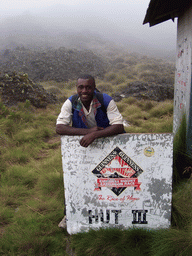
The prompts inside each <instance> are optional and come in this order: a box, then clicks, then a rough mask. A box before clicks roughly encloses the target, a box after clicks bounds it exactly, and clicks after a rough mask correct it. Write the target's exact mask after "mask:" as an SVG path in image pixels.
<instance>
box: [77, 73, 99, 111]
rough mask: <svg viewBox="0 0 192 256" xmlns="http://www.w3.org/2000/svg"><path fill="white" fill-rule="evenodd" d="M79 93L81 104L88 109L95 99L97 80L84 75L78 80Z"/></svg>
mask: <svg viewBox="0 0 192 256" xmlns="http://www.w3.org/2000/svg"><path fill="white" fill-rule="evenodd" d="M76 86H77V93H78V95H79V97H80V100H81V102H82V103H83V105H84V106H85V107H88V106H89V105H90V103H91V101H92V99H93V93H94V90H95V79H94V77H92V76H91V75H82V76H80V77H79V78H78V80H77V85H76Z"/></svg>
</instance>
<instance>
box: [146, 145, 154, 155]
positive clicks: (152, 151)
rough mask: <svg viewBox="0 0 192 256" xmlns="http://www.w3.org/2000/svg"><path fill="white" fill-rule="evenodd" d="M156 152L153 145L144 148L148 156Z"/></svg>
mask: <svg viewBox="0 0 192 256" xmlns="http://www.w3.org/2000/svg"><path fill="white" fill-rule="evenodd" d="M154 152H155V151H154V149H153V148H152V147H147V148H145V149H144V155H145V156H148V157H150V156H153V155H154Z"/></svg>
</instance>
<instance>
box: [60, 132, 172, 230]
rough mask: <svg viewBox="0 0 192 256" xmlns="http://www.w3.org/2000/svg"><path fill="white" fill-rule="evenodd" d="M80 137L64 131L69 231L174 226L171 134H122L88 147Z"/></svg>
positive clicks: (62, 141)
mask: <svg viewBox="0 0 192 256" xmlns="http://www.w3.org/2000/svg"><path fill="white" fill-rule="evenodd" d="M80 138H81V136H61V150H62V162H63V173H64V188H65V203H66V217H67V231H68V233H69V234H73V233H77V232H81V231H88V230H89V229H90V228H94V229H95V228H100V227H122V228H129V227H133V226H136V227H145V228H167V227H169V226H170V220H171V199H172V143H173V136H172V134H123V135H118V136H115V137H107V138H100V139H98V140H96V141H94V143H92V145H90V146H89V147H88V148H83V147H81V146H80V144H79V140H80Z"/></svg>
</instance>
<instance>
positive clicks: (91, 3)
mask: <svg viewBox="0 0 192 256" xmlns="http://www.w3.org/2000/svg"><path fill="white" fill-rule="evenodd" d="M149 2H150V0H116V1H115V0H1V2H0V9H1V16H0V21H1V22H3V21H4V20H5V19H6V20H7V19H9V18H10V17H14V16H19V15H21V16H25V17H26V15H32V17H41V20H42V22H43V24H44V25H45V24H47V25H48V26H52V27H53V28H54V27H55V28H56V27H57V28H58V27H62V26H64V27H65V29H69V30H70V29H76V30H87V29H88V30H91V31H93V32H97V33H100V32H101V33H102V34H103V35H104V36H106V37H114V39H115V38H116V39H118V38H121V37H122V38H123V37H124V36H125V37H128V38H129V37H130V38H131V39H130V40H132V41H133V43H134V41H135V40H138V42H143V43H147V44H149V45H150V46H152V47H154V48H159V49H166V50H173V51H174V50H175V45H176V27H177V20H175V22H173V21H171V20H169V21H166V22H164V23H161V24H159V25H156V26H154V27H149V25H148V24H146V25H143V24H142V23H143V20H144V17H145V14H146V10H147V7H148V5H149ZM23 22H25V20H23Z"/></svg>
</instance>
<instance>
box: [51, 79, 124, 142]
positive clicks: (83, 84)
mask: <svg viewBox="0 0 192 256" xmlns="http://www.w3.org/2000/svg"><path fill="white" fill-rule="evenodd" d="M76 88H77V94H76V95H73V96H71V97H69V99H67V100H66V101H65V102H64V104H63V106H62V108H61V113H60V114H59V116H58V118H57V124H56V132H57V133H58V134H60V135H84V136H83V138H82V139H81V140H80V145H81V146H83V147H88V146H89V145H90V144H91V143H92V142H93V141H94V140H95V139H97V138H101V137H107V136H113V135H117V134H120V133H123V132H124V127H123V118H122V115H121V114H120V112H119V110H118V109H117V106H116V104H115V102H114V100H113V99H112V98H111V97H110V96H109V95H107V94H105V93H100V92H97V91H96V86H95V79H94V77H92V76H91V75H82V76H80V77H79V78H78V80H77V84H76ZM71 124H72V126H71Z"/></svg>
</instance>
